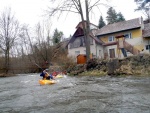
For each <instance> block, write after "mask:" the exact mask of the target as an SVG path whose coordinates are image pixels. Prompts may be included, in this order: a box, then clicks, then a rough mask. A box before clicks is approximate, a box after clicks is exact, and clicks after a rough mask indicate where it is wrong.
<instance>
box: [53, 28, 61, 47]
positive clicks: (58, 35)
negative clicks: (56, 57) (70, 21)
mask: <svg viewBox="0 0 150 113" xmlns="http://www.w3.org/2000/svg"><path fill="white" fill-rule="evenodd" d="M62 36H63V32H61V31H60V32H59V31H58V30H57V28H56V29H55V30H54V35H53V44H54V45H55V44H58V43H59V42H60V41H61V38H62Z"/></svg>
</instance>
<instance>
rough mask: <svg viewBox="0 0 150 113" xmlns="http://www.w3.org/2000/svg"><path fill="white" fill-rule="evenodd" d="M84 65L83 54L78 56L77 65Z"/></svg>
mask: <svg viewBox="0 0 150 113" xmlns="http://www.w3.org/2000/svg"><path fill="white" fill-rule="evenodd" d="M85 63H86V55H85V54H79V55H78V56H77V64H85Z"/></svg>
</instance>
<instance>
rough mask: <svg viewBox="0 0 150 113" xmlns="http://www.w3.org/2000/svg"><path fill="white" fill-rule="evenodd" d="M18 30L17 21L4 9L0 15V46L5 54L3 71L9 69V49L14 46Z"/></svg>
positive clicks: (9, 10)
mask: <svg viewBox="0 0 150 113" xmlns="http://www.w3.org/2000/svg"><path fill="white" fill-rule="evenodd" d="M18 32H19V23H18V21H17V20H16V19H15V18H14V16H13V15H12V14H11V9H6V10H5V11H4V12H3V13H2V14H1V16H0V48H1V49H2V51H3V52H4V55H5V73H8V71H9V63H10V62H9V58H10V50H11V49H12V47H13V46H14V43H15V41H16V39H17V36H18Z"/></svg>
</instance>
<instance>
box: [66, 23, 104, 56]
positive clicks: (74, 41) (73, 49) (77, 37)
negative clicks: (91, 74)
mask: <svg viewBox="0 0 150 113" xmlns="http://www.w3.org/2000/svg"><path fill="white" fill-rule="evenodd" d="M84 24H85V25H86V21H84ZM97 29H98V27H97V26H96V25H94V24H92V23H90V51H91V54H92V56H93V57H99V56H100V54H103V51H102V50H103V46H102V42H101V41H100V40H98V39H97V38H96V37H95V31H97ZM99 51H100V53H99ZM80 54H82V55H85V54H86V48H85V36H84V31H83V26H82V22H80V23H79V24H78V25H77V26H76V31H75V32H74V34H73V36H72V37H71V39H70V40H69V42H68V56H71V57H75V58H77V56H78V55H80Z"/></svg>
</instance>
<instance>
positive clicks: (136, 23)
mask: <svg viewBox="0 0 150 113" xmlns="http://www.w3.org/2000/svg"><path fill="white" fill-rule="evenodd" d="M140 27H141V18H135V19H132V20H128V21H122V22H117V23H114V24H109V25H106V26H104V27H102V28H101V29H99V30H98V31H97V34H96V35H97V36H101V35H106V34H111V33H116V32H120V31H126V30H131V29H136V28H140Z"/></svg>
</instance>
